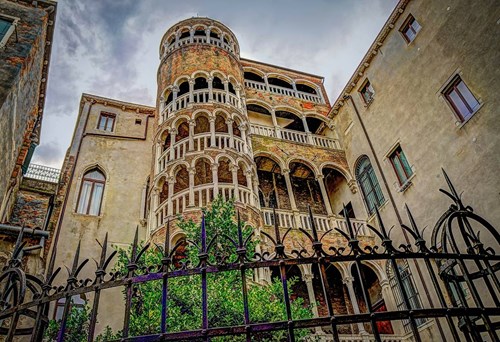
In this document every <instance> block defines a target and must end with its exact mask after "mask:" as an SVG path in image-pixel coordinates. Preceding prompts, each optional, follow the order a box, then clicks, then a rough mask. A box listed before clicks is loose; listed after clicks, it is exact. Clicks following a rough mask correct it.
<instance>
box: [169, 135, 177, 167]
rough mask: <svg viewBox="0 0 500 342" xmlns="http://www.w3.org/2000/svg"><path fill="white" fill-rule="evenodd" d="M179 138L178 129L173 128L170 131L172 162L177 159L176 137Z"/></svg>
mask: <svg viewBox="0 0 500 342" xmlns="http://www.w3.org/2000/svg"><path fill="white" fill-rule="evenodd" d="M176 136H177V129H176V128H172V129H171V130H170V160H174V159H175V146H174V145H175V137H176Z"/></svg>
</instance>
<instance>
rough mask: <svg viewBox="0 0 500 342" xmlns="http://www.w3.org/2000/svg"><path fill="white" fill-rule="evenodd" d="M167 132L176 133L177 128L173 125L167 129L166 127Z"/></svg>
mask: <svg viewBox="0 0 500 342" xmlns="http://www.w3.org/2000/svg"><path fill="white" fill-rule="evenodd" d="M168 132H169V133H170V134H177V128H175V127H172V128H169V129H168Z"/></svg>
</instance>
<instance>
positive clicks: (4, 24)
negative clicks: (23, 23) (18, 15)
mask: <svg viewBox="0 0 500 342" xmlns="http://www.w3.org/2000/svg"><path fill="white" fill-rule="evenodd" d="M15 21H16V20H15V19H14V18H13V19H10V18H5V17H0V48H1V47H3V46H5V44H6V43H7V40H9V37H10V36H11V34H12V32H13V31H14V23H15Z"/></svg>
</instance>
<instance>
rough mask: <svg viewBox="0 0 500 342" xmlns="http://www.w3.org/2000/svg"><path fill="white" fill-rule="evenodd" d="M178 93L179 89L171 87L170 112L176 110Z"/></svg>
mask: <svg viewBox="0 0 500 342" xmlns="http://www.w3.org/2000/svg"><path fill="white" fill-rule="evenodd" d="M178 92H179V87H178V86H174V87H172V112H174V111H176V110H177V93H178Z"/></svg>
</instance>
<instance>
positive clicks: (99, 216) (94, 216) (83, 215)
mask: <svg viewBox="0 0 500 342" xmlns="http://www.w3.org/2000/svg"><path fill="white" fill-rule="evenodd" d="M73 214H74V215H76V216H82V217H89V218H102V214H100V215H90V214H82V213H77V212H74V213H73Z"/></svg>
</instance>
